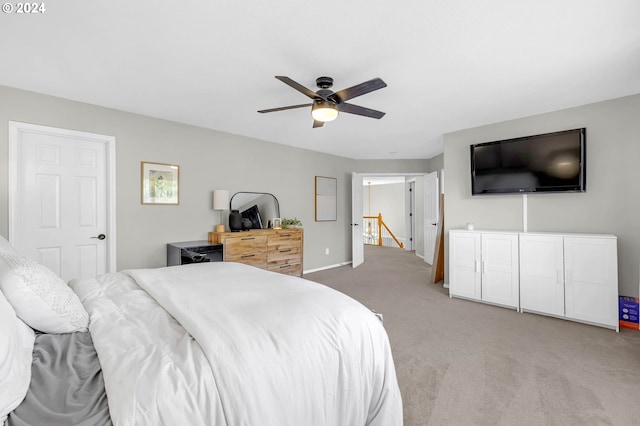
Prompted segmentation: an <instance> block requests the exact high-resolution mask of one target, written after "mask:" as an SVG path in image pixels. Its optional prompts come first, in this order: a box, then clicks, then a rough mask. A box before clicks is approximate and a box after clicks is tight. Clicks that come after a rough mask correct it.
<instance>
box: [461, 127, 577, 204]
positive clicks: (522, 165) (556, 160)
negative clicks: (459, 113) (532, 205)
mask: <svg viewBox="0 0 640 426" xmlns="http://www.w3.org/2000/svg"><path fill="white" fill-rule="evenodd" d="M586 143H587V139H586V128H582V129H573V130H565V131H561V132H554V133H545V134H542V135H535V136H526V137H520V138H514V139H505V140H500V141H495V142H485V143H479V144H476V145H471V194H472V195H488V194H527V193H547V192H567V191H568V192H584V191H586V177H587V169H586V148H587V146H586Z"/></svg>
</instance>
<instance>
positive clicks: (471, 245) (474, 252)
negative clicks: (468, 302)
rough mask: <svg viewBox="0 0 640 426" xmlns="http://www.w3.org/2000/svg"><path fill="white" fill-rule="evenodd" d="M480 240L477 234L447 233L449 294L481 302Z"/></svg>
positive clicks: (463, 232)
mask: <svg viewBox="0 0 640 426" xmlns="http://www.w3.org/2000/svg"><path fill="white" fill-rule="evenodd" d="M480 250H481V238H480V234H479V233H477V232H465V231H449V294H450V295H451V296H460V297H466V298H468V299H474V300H481V298H482V292H481V279H482V277H481V270H480V267H481V265H480V262H481V260H482V258H481V252H480Z"/></svg>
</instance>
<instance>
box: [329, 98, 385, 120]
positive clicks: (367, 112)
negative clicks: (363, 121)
mask: <svg viewBox="0 0 640 426" xmlns="http://www.w3.org/2000/svg"><path fill="white" fill-rule="evenodd" d="M338 111H340V112H348V113H349V114H356V115H363V116H365V117H371V118H377V119H380V118H382V117H384V115H385V113H384V112H382V111H377V110H375V109H371V108H365V107H361V106H359V105H354V104H348V103H346V102H345V103H342V104H338Z"/></svg>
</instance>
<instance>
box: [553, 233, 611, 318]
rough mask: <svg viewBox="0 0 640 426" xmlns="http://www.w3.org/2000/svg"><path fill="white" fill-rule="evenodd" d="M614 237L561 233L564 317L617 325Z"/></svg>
mask: <svg viewBox="0 0 640 426" xmlns="http://www.w3.org/2000/svg"><path fill="white" fill-rule="evenodd" d="M616 244H617V243H616V239H615V238H606V237H604V238H598V237H568V236H565V237H564V257H565V297H566V311H565V312H566V316H567V318H572V319H577V320H580V321H587V322H593V323H597V324H604V325H608V326H612V327H616V326H617V325H618V272H617V271H618V269H617V268H618V260H617V247H616Z"/></svg>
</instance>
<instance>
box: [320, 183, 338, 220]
mask: <svg viewBox="0 0 640 426" xmlns="http://www.w3.org/2000/svg"><path fill="white" fill-rule="evenodd" d="M315 187H316V190H315V200H316V222H326V221H332V220H338V202H337V194H338V179H336V178H331V177H323V176H316V185H315Z"/></svg>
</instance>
